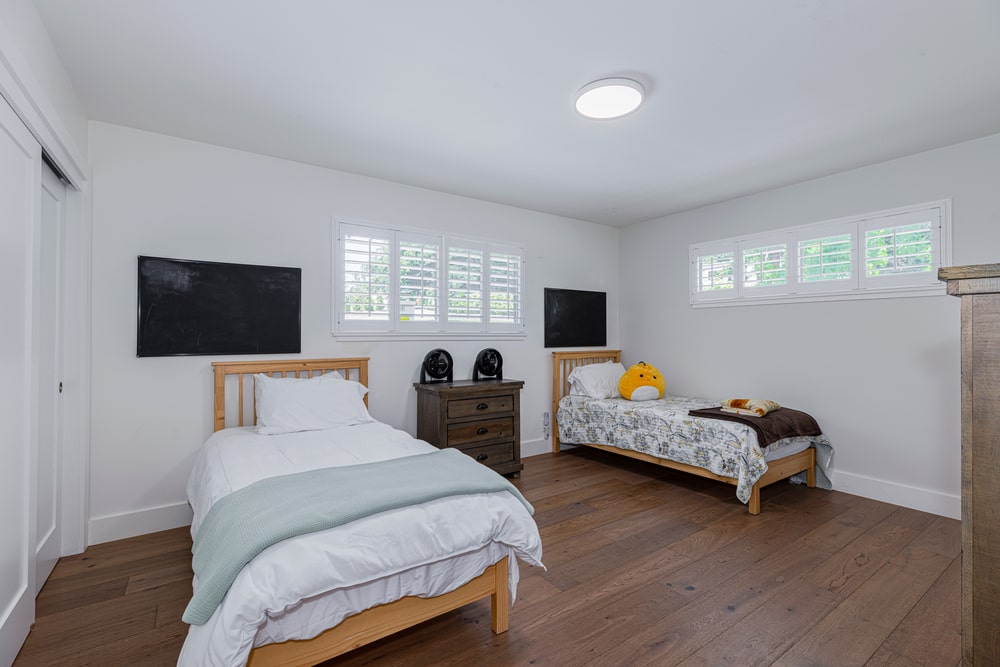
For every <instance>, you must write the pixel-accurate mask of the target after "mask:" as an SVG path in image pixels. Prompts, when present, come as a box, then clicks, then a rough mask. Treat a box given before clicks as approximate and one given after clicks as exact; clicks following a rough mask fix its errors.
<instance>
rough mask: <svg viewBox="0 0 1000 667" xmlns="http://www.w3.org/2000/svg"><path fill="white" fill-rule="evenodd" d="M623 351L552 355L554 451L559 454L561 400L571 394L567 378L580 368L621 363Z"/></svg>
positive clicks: (590, 351) (585, 351) (588, 351)
mask: <svg viewBox="0 0 1000 667" xmlns="http://www.w3.org/2000/svg"><path fill="white" fill-rule="evenodd" d="M621 360H622V351H621V350H582V351H575V352H553V353H552V451H553V452H554V453H559V423H558V421H557V420H556V414H557V413H558V412H559V400H560V399H561V398H562V397H563V396H565V395H566V394H568V393H569V382H568V381H567V378H568V377H569V374H570V373H572V372H573V369H574V368H577V367H578V366H586V365H588V364H603V363H604V362H606V361H613V362H618V363H621Z"/></svg>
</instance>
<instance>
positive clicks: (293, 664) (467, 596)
mask: <svg viewBox="0 0 1000 667" xmlns="http://www.w3.org/2000/svg"><path fill="white" fill-rule="evenodd" d="M212 366H213V367H214V369H215V391H214V394H215V395H214V405H215V417H214V429H215V430H216V431H218V430H220V429H223V428H226V427H227V426H243V425H244V424H255V423H256V414H257V410H256V405H255V404H254V391H253V375H254V373H266V374H268V375H270V376H272V377H296V378H309V377H315V376H317V375H322V374H323V373H327V372H330V371H335V370H336V371H340V372H341V373H342V374H343V375H344V377H345V378H347V379H348V380H354V381H356V382H360V383H361V384H363V385H365V386H368V357H353V358H343V359H289V360H287V361H233V362H229V361H226V362H213V363H212ZM227 386H231V387H235V391H234V392H232V393H230V397H229V398H230V400H229V401H227V397H226V387H227ZM247 390H249V391H247ZM233 394H235V396H234V395H233ZM247 396H249V398H247ZM365 404H366V405H367V404H368V396H365ZM227 417H228V418H227ZM485 597H489V598H490V600H491V602H490V608H491V616H492V618H491V622H490V626H491V627H492V629H493V632H494V633H496V634H501V633H504V632H506V631H507V626H508V611H509V609H510V588H509V584H508V563H507V557H504V558H503V559H502V560H500V561H498V562H496V563H494V564H493V565H491V566H489V567H488V568H486V570H485V571H484V572H483V573H482V574H481V575H479V576H478V577H476V578H475V579H472V580H471V581H469V582H467V583H465V584H463V585H462V586H460V587H459V588H456V589H455V590H453V591H451V592H450V593H445V594H444V595H439V596H437V597H433V598H418V597H405V598H401V599H399V600H396V601H395V602H390V603H388V604H384V605H379V606H377V607H372V608H371V609H368V610H366V611H363V612H361V613H358V614H355V615H353V616H349V617H347V618H346V619H344V620H343V621H342V622H341V623H340V624H339V625H336V626H334V627H332V628H330V629H329V630H326V631H325V632H323V633H322V634H320V635H318V636H317V637H314V638H312V639H307V640H291V641H287V642H282V643H280V644H268V645H266V646H260V647H258V648H255V649H253V651H251V653H250V658H249V660H248V661H247V665H248V666H249V667H265V666H274V667H279V666H280V667H306V666H307V665H315V664H317V663H320V662H323V661H325V660H329V659H330V658H334V657H336V656H338V655H341V654H344V653H347V652H348V651H351V650H353V649H355V648H358V647H359V646H364V645H365V644H368V643H371V642H373V641H376V640H379V639H382V638H383V637H387V636H389V635H391V634H393V633H396V632H398V631H400V630H403V629H405V628H409V627H412V626H414V625H417V624H418V623H423V622H424V621H426V620H429V619H431V618H434V617H435V616H440V615H441V614H444V613H447V612H449V611H453V610H455V609H458V608H459V607H463V606H465V605H467V604H469V603H471V602H475V601H477V600H481V599H483V598H485Z"/></svg>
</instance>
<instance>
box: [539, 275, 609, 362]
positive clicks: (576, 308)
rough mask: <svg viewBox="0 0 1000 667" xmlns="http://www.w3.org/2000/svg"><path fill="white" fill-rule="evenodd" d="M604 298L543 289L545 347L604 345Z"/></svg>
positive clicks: (606, 335)
mask: <svg viewBox="0 0 1000 667" xmlns="http://www.w3.org/2000/svg"><path fill="white" fill-rule="evenodd" d="M607 304H608V295H607V293H606V292H590V291H586V290H575V289H555V288H552V287H546V288H545V347H577V346H580V347H584V346H603V345H607V344H608V314H607V313H608V305H607Z"/></svg>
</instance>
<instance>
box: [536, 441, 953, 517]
mask: <svg viewBox="0 0 1000 667" xmlns="http://www.w3.org/2000/svg"><path fill="white" fill-rule="evenodd" d="M564 447H567V448H568V447H572V445H564ZM551 451H552V443H551V441H549V440H532V441H530V442H522V443H521V458H526V457H528V456H537V455H538V454H548V453H549V452H551ZM831 477H832V478H833V479H832V480H831V481H832V482H833V488H834V489H835V490H837V491H842V492H844V493H849V494H851V495H852V496H861V497H862V498H871V499H872V500H879V501H882V502H885V503H892V504H893V505H901V506H903V507H909V508H910V509H915V510H919V511H921V512H929V513H930V514H937V515H938V516H944V517H948V518H949V519H961V518H962V498H961V496H959V495H952V494H948V493H941V492H940V491H931V490H928V489H921V488H919V487H915V486H908V485H905V484H897V483H895V482H888V481H886V480H884V479H876V478H874V477H866V476H865V475H857V474H854V473H849V472H841V471H838V470H834V471H833V472H832V473H831Z"/></svg>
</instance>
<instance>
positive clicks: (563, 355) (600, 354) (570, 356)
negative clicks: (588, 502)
mask: <svg viewBox="0 0 1000 667" xmlns="http://www.w3.org/2000/svg"><path fill="white" fill-rule="evenodd" d="M621 360H622V353H621V350H586V351H578V352H553V353H552V451H553V453H556V454H558V453H559V450H560V443H559V421H558V416H557V415H558V412H559V401H560V399H562V397H563V396H565V395H566V394H568V393H569V380H568V378H569V374H570V373H572V372H573V369H574V368H577V367H579V366H586V365H587V364H602V363H604V362H607V361H612V362H616V363H621ZM573 444H574V445H583V446H585V447H594V448H596V449H603V450H604V451H606V452H612V453H615V454H620V455H622V456H628V457H629V458H633V459H639V460H640V461H646V462H648V463H655V464H656V465H660V466H663V467H665V468H670V469H672V470H680V471H682V472H689V473H691V474H693V475H698V476H700V477H707V478H709V479H714V480H718V481H720V482H725V483H726V484H732V485H733V486H736V485H737V484H738V483H739V482H738V480H737V479H736V478H734V477H724V476H722V475H717V474H715V473H714V472H711V471H710V470H706V469H704V468H698V467H697V466H692V465H688V464H687V463H678V462H676V461H671V460H669V459H661V458H659V457H658V456H653V455H651V454H646V453H644V452H637V451H633V450H630V449H622V448H620V447H615V446H613V445H599V444H593V443H573ZM800 472H805V473H806V486H808V487H810V488H813V487H815V486H816V450H815V449H814V448H813V447H810V448H809V449H806V450H803V451H801V452H799V453H797V454H792V455H791V456H786V457H784V458H781V459H775V460H773V461H768V463H767V472H766V473H764V475H763V476H762V477H761V478H760V479H759V480H757V483H756V484H754V485H753V488H752V489H751V492H750V500H749V502H747V508H748V510H749V511H750V514H755V515H756V514H760V490H761V489H762V488H763V487H765V486H767V485H768V484H773V483H775V482H779V481H781V480H783V479H788V478H789V477H791V476H792V475H795V474H797V473H800Z"/></svg>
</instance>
